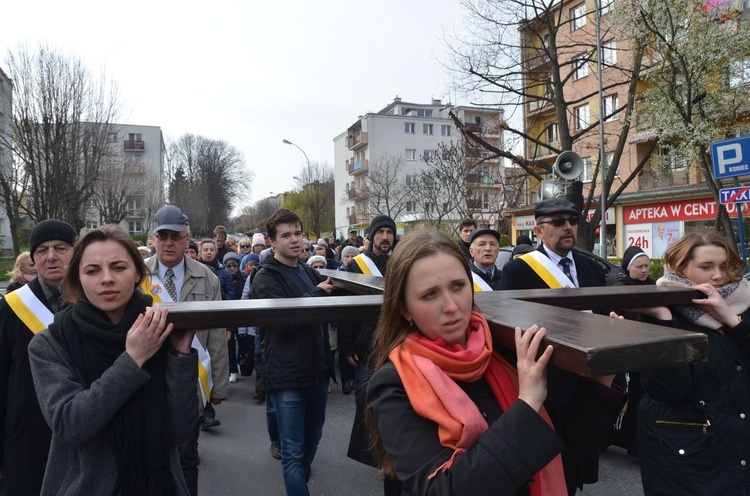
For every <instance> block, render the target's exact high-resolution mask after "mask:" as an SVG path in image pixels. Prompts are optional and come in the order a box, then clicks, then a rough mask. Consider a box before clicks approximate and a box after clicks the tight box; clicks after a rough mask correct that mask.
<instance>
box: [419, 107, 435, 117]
mask: <svg viewBox="0 0 750 496" xmlns="http://www.w3.org/2000/svg"><path fill="white" fill-rule="evenodd" d="M417 117H432V109H417Z"/></svg>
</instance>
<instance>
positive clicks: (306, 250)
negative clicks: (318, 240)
mask: <svg viewBox="0 0 750 496" xmlns="http://www.w3.org/2000/svg"><path fill="white" fill-rule="evenodd" d="M302 251H304V252H308V253H309V252H310V248H302Z"/></svg>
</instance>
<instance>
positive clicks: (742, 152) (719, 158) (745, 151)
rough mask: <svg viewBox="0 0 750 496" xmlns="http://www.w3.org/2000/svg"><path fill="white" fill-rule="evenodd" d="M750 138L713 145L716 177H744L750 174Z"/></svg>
mask: <svg viewBox="0 0 750 496" xmlns="http://www.w3.org/2000/svg"><path fill="white" fill-rule="evenodd" d="M748 159H750V137H749V136H744V137H742V138H735V139H731V140H726V141H715V142H713V143H711V161H712V162H713V169H714V177H715V178H716V179H721V178H725V177H735V176H742V175H745V174H748V173H750V161H749V160H748Z"/></svg>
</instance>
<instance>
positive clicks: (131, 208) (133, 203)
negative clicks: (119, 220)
mask: <svg viewBox="0 0 750 496" xmlns="http://www.w3.org/2000/svg"><path fill="white" fill-rule="evenodd" d="M141 203H142V202H141V199H140V198H130V199H129V200H128V204H127V213H128V215H129V216H130V217H135V216H138V215H140V210H141Z"/></svg>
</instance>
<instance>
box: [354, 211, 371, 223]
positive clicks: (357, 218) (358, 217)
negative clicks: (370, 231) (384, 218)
mask: <svg viewBox="0 0 750 496" xmlns="http://www.w3.org/2000/svg"><path fill="white" fill-rule="evenodd" d="M369 223H370V217H369V216H368V215H367V214H357V213H355V214H349V224H351V225H355V224H369Z"/></svg>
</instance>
